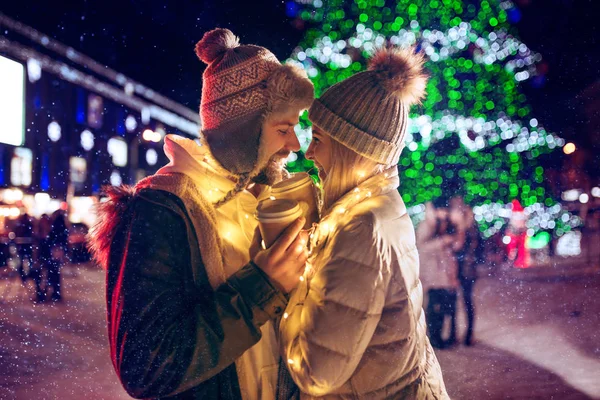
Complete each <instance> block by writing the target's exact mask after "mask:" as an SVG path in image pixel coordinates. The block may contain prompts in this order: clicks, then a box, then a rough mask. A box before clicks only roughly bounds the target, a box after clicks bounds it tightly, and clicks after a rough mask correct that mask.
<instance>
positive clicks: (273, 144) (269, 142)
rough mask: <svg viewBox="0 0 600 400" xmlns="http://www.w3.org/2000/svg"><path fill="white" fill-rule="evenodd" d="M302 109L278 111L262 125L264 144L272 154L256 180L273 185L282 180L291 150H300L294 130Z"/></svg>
mask: <svg viewBox="0 0 600 400" xmlns="http://www.w3.org/2000/svg"><path fill="white" fill-rule="evenodd" d="M299 114H300V110H297V109H291V110H289V111H287V112H285V113H277V114H275V115H273V116H271V117H269V118H267V119H266V120H265V122H264V123H263V127H262V135H263V143H264V144H263V145H264V146H265V151H266V152H267V154H271V158H270V159H269V163H268V164H267V166H266V167H265V168H264V169H263V170H262V171H261V172H260V174H259V175H258V176H257V177H256V178H254V182H256V183H260V184H266V185H273V184H274V183H276V182H278V181H280V180H281V177H282V172H283V168H284V167H285V161H286V159H287V158H288V156H289V155H290V153H291V152H294V151H298V150H300V142H299V141H298V138H297V137H296V132H294V126H296V125H297V124H298V122H299Z"/></svg>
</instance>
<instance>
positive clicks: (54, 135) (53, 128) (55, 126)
mask: <svg viewBox="0 0 600 400" xmlns="http://www.w3.org/2000/svg"><path fill="white" fill-rule="evenodd" d="M60 137H61V127H60V125H59V123H58V122H56V121H52V122H50V123H49V124H48V138H49V139H50V140H52V141H53V142H58V141H59V140H60Z"/></svg>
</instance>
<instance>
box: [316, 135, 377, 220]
mask: <svg viewBox="0 0 600 400" xmlns="http://www.w3.org/2000/svg"><path fill="white" fill-rule="evenodd" d="M328 136H329V135H328ZM329 137H330V138H331V136H329ZM329 159H330V160H331V165H330V168H329V171H327V177H326V178H325V181H324V182H323V192H324V193H323V213H325V212H326V211H327V210H328V209H329V208H330V207H331V206H332V205H333V204H334V203H335V202H336V201H337V200H339V199H340V198H341V197H342V196H343V195H345V194H346V193H348V192H349V191H350V190H352V189H353V188H355V187H356V186H358V185H359V184H360V183H361V182H363V181H364V180H366V179H368V178H370V177H371V176H373V175H376V174H378V173H380V172H382V171H383V170H384V169H385V168H386V167H387V166H386V165H384V164H380V163H378V162H376V161H373V160H370V159H368V158H367V157H364V156H361V155H360V154H358V153H357V152H355V151H353V150H351V149H350V148H348V147H346V146H344V145H343V144H341V143H340V142H338V141H336V140H335V139H333V138H331V146H330V158H329Z"/></svg>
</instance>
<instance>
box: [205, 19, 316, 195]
mask: <svg viewBox="0 0 600 400" xmlns="http://www.w3.org/2000/svg"><path fill="white" fill-rule="evenodd" d="M196 55H197V56H198V58H199V59H200V60H202V61H203V62H205V63H206V64H208V67H207V68H206V69H205V71H204V74H203V76H202V99H201V102H200V118H201V122H202V136H203V140H204V141H205V142H206V143H207V144H208V146H209V148H210V150H211V153H212V156H213V158H214V159H215V160H216V161H217V162H218V163H219V164H220V165H221V166H222V167H223V168H225V169H226V170H227V171H229V172H230V173H231V174H232V175H233V176H235V177H237V178H238V185H237V186H238V187H239V188H242V189H243V187H244V184H245V183H247V182H248V181H249V180H250V179H251V178H252V177H253V176H255V175H257V174H258V173H259V172H260V170H261V169H262V168H263V167H264V166H265V165H266V164H267V162H268V160H269V158H270V157H271V156H272V154H264V151H263V148H264V146H263V145H262V144H261V133H262V132H261V130H262V129H261V128H262V124H263V121H264V120H265V118H267V117H268V116H269V115H271V114H272V113H277V112H281V111H287V110H290V109H292V108H295V109H297V110H298V112H300V111H301V110H302V109H307V108H308V107H309V106H310V104H311V103H312V100H313V96H314V94H313V85H312V83H311V82H310V80H309V79H308V77H307V76H306V73H305V72H304V71H303V70H302V69H300V68H298V67H293V66H289V65H281V63H280V62H279V61H278V60H277V58H276V57H275V56H274V55H273V53H271V52H270V51H269V50H267V49H265V48H264V47H260V46H254V45H240V43H239V39H238V38H237V37H236V36H235V35H234V34H233V33H232V32H231V31H230V30H229V29H221V28H217V29H214V30H212V31H210V32H207V33H205V34H204V36H203V37H202V39H201V40H200V41H199V42H198V43H197V44H196ZM230 198H231V196H228V197H227V199H228V200H229V199H230Z"/></svg>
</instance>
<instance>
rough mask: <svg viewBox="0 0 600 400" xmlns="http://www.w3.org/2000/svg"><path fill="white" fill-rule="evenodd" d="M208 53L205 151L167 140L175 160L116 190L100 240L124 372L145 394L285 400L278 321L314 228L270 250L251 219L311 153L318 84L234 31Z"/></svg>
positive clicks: (291, 232) (201, 53)
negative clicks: (279, 389)
mask: <svg viewBox="0 0 600 400" xmlns="http://www.w3.org/2000/svg"><path fill="white" fill-rule="evenodd" d="M196 53H197V54H198V57H199V58H200V59H201V60H202V61H204V62H206V63H207V64H208V67H207V68H206V70H205V72H204V75H203V88H202V100H201V106H200V114H201V117H202V122H203V130H202V134H203V135H202V136H203V139H204V143H203V145H199V144H197V143H196V142H194V141H192V140H188V139H183V138H178V137H175V136H167V137H166V138H165V152H166V154H167V156H168V157H169V159H170V163H169V164H168V165H167V166H165V167H163V168H162V169H160V170H159V171H158V172H157V173H156V174H155V175H153V176H150V177H148V178H146V179H144V180H142V181H141V182H139V183H138V184H137V185H136V187H135V188H134V189H129V190H128V189H127V188H118V189H115V188H113V189H111V190H109V192H108V194H109V197H110V199H109V201H108V202H106V203H104V204H103V206H102V208H101V210H100V215H99V218H98V219H99V223H98V225H97V226H96V227H94V229H93V230H92V234H91V247H92V250H93V252H94V254H95V257H96V259H97V260H98V261H99V262H100V263H101V264H102V265H103V266H105V267H106V268H107V271H108V277H107V306H108V328H109V340H110V345H111V356H112V361H113V365H114V368H115V370H116V372H117V374H118V375H119V378H120V380H121V382H122V384H123V386H124V387H125V389H126V390H127V391H128V393H129V394H130V395H132V396H133V397H137V398H148V397H152V398H156V397H159V398H177V399H238V398H243V399H256V398H262V399H266V398H274V397H275V396H284V397H285V396H287V394H286V393H276V386H277V374H278V364H279V358H278V356H277V354H278V348H277V344H276V342H275V335H274V330H273V327H272V323H271V322H270V321H272V320H274V319H276V318H278V317H280V316H281V314H282V313H283V310H284V309H285V307H286V303H287V299H286V296H285V294H286V293H288V292H289V291H290V290H292V289H293V288H294V287H295V286H296V284H297V282H298V280H299V277H300V275H301V274H302V272H303V269H304V263H305V261H306V258H307V254H306V250H305V246H303V244H304V243H305V242H306V234H304V233H300V231H301V228H302V225H303V223H304V221H303V220H302V219H300V220H298V221H296V222H295V223H294V224H292V226H290V227H289V228H288V229H287V230H286V231H285V232H284V234H283V235H282V236H281V237H280V238H279V240H278V241H277V242H276V243H275V244H274V245H273V246H272V247H271V248H269V249H267V250H262V249H260V246H259V241H260V236H259V235H254V239H253V233H254V231H255V227H256V221H255V220H254V217H253V213H254V211H255V209H256V206H257V202H258V199H257V197H260V196H261V194H262V193H263V192H264V191H263V190H261V189H262V188H263V184H265V183H266V184H272V183H273V182H274V181H275V180H277V179H280V178H281V174H282V168H283V165H284V161H285V159H286V158H287V156H288V155H289V154H290V152H291V151H297V150H298V149H299V143H298V139H297V138H296V136H295V134H294V130H293V127H294V125H295V124H297V123H298V115H299V113H300V111H301V110H303V109H305V108H307V107H308V106H309V105H310V103H311V102H312V99H313V87H312V84H311V83H310V81H309V80H308V78H307V77H306V75H305V74H303V73H302V72H301V71H300V70H299V69H295V68H293V67H290V66H282V65H281V64H280V63H279V62H278V61H277V59H276V58H275V56H274V55H273V54H272V53H271V52H269V51H268V50H267V49H264V48H262V47H258V46H251V45H243V46H240V45H239V43H238V39H237V38H236V37H235V36H234V35H233V34H232V33H231V31H229V30H227V29H215V30H213V31H211V32H208V33H207V34H205V35H204V37H203V38H202V40H201V41H200V42H198V44H197V46H196ZM255 182H258V184H255ZM250 248H251V249H250ZM261 337H262V340H261ZM259 340H260V343H259V344H258V345H256V346H255V344H256V343H257V342H259Z"/></svg>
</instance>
